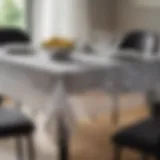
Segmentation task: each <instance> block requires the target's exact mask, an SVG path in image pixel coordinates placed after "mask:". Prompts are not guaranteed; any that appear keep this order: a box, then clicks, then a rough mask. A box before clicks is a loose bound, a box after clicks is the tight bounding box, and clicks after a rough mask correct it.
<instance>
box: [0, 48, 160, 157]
mask: <svg viewBox="0 0 160 160" xmlns="http://www.w3.org/2000/svg"><path fill="white" fill-rule="evenodd" d="M159 62H160V61H159V59H158V58H156V59H154V60H146V59H145V60H140V61H135V60H134V61H133V60H120V59H116V58H113V57H110V56H107V55H106V56H102V55H100V54H98V53H97V54H87V53H77V52H73V53H72V54H71V55H70V58H69V60H68V61H64V60H57V59H54V58H53V57H52V58H51V56H50V55H49V54H48V52H46V51H44V50H43V49H35V50H34V51H33V54H28V55H25V54H22V55H21V54H17V55H16V54H10V53H8V51H7V49H6V48H5V49H4V48H3V49H1V50H0V93H1V94H5V95H7V96H10V97H12V98H13V99H15V100H16V101H20V102H21V103H22V104H24V105H25V111H26V113H27V114H28V115H29V116H30V117H31V118H32V119H33V121H34V122H35V124H36V128H37V131H36V137H37V140H38V141H40V142H39V143H37V144H41V143H42V141H41V140H42V139H43V138H42V137H41V136H42V135H45V139H47V140H48V141H47V145H49V143H50V144H51V145H53V144H54V142H53V141H54V140H53V139H56V140H57V139H58V140H59V141H58V151H59V158H60V159H63V160H64V159H65V160H66V159H68V139H69V136H70V133H71V130H72V127H73V126H74V124H75V123H76V116H75V114H76V113H75V112H74V111H73V108H71V105H70V102H69V93H70V92H83V91H84V90H85V89H91V88H100V89H102V90H104V91H106V92H109V93H110V94H111V96H112V98H113V102H114V103H113V106H112V111H113V114H112V120H113V122H115V123H117V122H118V120H119V103H118V97H119V94H120V93H122V92H133V91H136V92H143V93H146V92H147V91H148V90H151V89H157V88H159V86H160V84H159V82H160V74H159V67H160V63H159ZM26 106H27V107H26ZM80 113H83V114H84V113H85V112H84V111H83V109H82V111H78V113H77V114H80ZM82 116H83V115H82ZM55 128H57V129H56V131H58V132H56V133H57V134H55ZM38 135H40V137H39V136H38ZM54 135H56V136H55V137H56V138H53V137H54ZM38 147H45V144H44V145H38ZM50 148H51V147H50Z"/></svg>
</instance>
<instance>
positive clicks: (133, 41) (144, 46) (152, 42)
mask: <svg viewBox="0 0 160 160" xmlns="http://www.w3.org/2000/svg"><path fill="white" fill-rule="evenodd" d="M119 48H120V49H134V50H138V51H140V52H142V53H144V52H151V53H157V52H159V48H160V38H159V35H158V34H157V33H156V32H152V31H144V30H135V31H131V32H128V33H127V34H126V35H125V36H124V39H123V40H122V42H121V43H120V46H119Z"/></svg>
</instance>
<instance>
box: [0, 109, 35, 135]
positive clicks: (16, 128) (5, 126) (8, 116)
mask: <svg viewBox="0 0 160 160" xmlns="http://www.w3.org/2000/svg"><path fill="white" fill-rule="evenodd" d="M33 130H34V124H33V123H32V122H31V121H30V120H29V119H28V118H27V117H26V116H25V115H24V114H23V113H21V112H20V111H19V110H17V109H10V108H0V137H6V136H16V135H24V134H29V133H31V132H32V131H33Z"/></svg>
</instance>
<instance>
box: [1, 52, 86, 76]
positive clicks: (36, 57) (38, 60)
mask: <svg viewBox="0 0 160 160" xmlns="http://www.w3.org/2000/svg"><path fill="white" fill-rule="evenodd" d="M42 52H43V51H38V52H36V53H35V54H33V55H11V54H8V53H7V52H6V51H4V50H1V54H0V62H5V63H9V64H12V65H19V66H23V67H28V68H31V69H36V70H38V71H44V72H49V73H51V74H65V73H73V74H74V73H77V72H78V73H79V72H83V71H84V70H85V69H86V68H85V67H83V66H81V65H78V64H76V63H74V62H70V61H69V62H60V61H57V60H54V59H52V60H51V59H49V57H47V55H45V54H47V53H42Z"/></svg>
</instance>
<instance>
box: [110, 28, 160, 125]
mask: <svg viewBox="0 0 160 160" xmlns="http://www.w3.org/2000/svg"><path fill="white" fill-rule="evenodd" d="M118 48H119V49H120V50H122V52H123V50H124V51H125V50H135V51H138V53H142V54H144V53H145V52H146V51H147V52H151V54H155V55H156V54H157V53H158V52H159V51H160V36H159V34H158V33H156V32H153V31H148V30H133V31H130V32H128V33H126V34H125V36H124V37H123V38H122V42H121V43H120V44H119V46H118ZM124 59H125V58H124V57H123V60H124ZM116 99H117V97H116ZM115 103H116V104H115V105H114V106H115V109H114V111H113V116H112V117H113V122H114V123H115V124H116V123H117V122H118V118H119V109H118V105H117V100H115Z"/></svg>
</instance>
